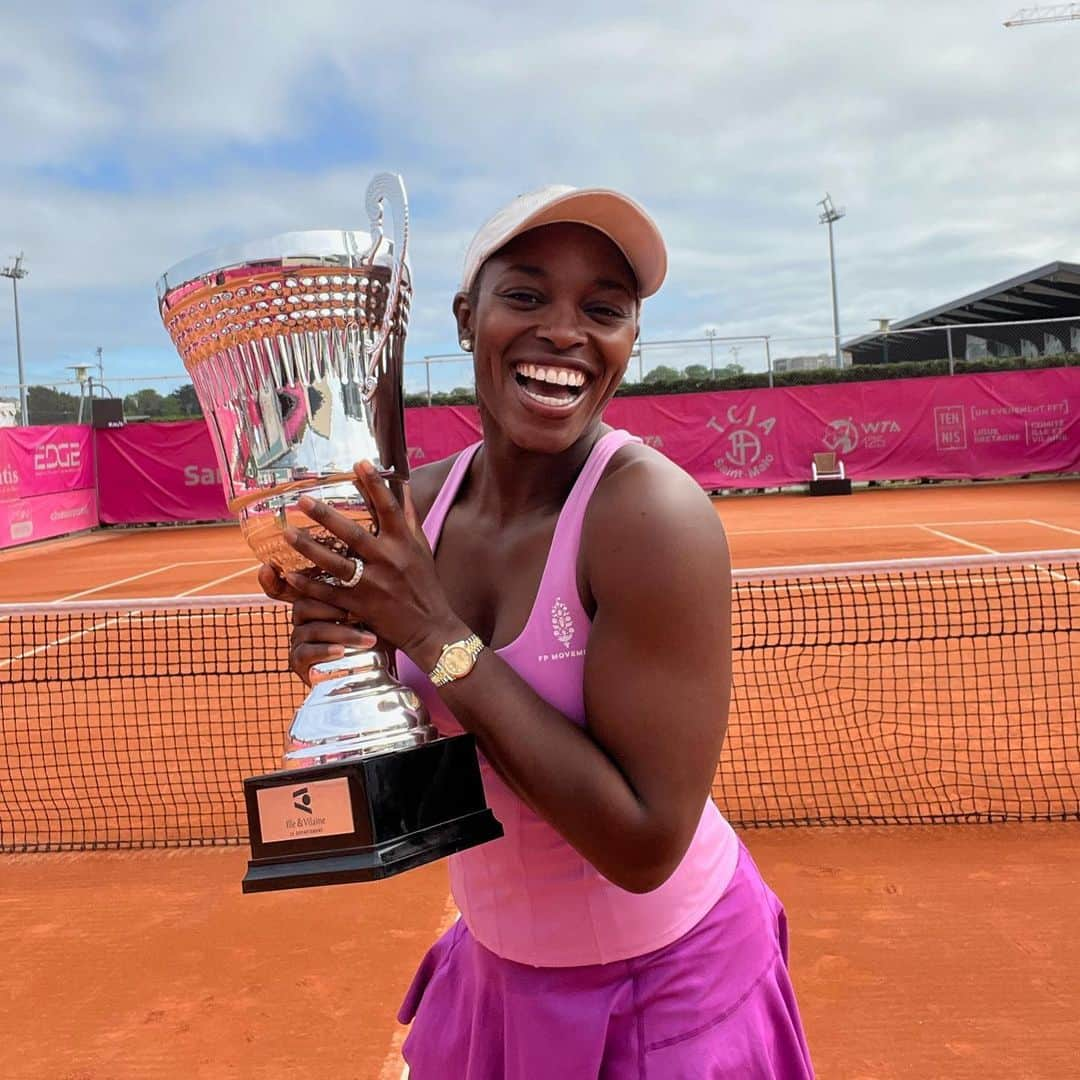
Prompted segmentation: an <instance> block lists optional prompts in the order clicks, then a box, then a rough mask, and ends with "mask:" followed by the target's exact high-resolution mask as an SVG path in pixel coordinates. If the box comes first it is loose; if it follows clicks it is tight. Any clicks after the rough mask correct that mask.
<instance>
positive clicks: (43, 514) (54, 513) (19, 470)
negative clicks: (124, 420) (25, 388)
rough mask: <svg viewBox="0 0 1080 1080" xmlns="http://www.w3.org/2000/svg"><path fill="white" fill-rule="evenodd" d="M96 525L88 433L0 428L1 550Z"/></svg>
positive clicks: (87, 430) (69, 428)
mask: <svg viewBox="0 0 1080 1080" xmlns="http://www.w3.org/2000/svg"><path fill="white" fill-rule="evenodd" d="M97 524H98V515H97V496H96V494H95V492H94V458H93V444H92V442H91V431H90V428H87V427H79V426H77V425H75V424H63V425H58V426H55V427H17V428H0V549H3V548H9V547H14V546H15V545H17V544H29V543H32V542H33V541H35V540H49V539H51V538H52V537H55V536H64V535H65V534H67V533H72V532H79V531H80V530H82V529H92V528H94V527H95V526H96V525H97Z"/></svg>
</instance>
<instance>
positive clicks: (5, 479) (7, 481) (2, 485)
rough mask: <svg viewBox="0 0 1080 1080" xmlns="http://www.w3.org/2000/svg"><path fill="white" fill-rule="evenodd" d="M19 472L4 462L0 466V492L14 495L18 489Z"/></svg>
mask: <svg viewBox="0 0 1080 1080" xmlns="http://www.w3.org/2000/svg"><path fill="white" fill-rule="evenodd" d="M19 479H20V477H19V470H18V469H16V468H15V466H14V465H9V464H8V463H7V462H6V461H5V462H4V464H3V465H0V491H10V492H12V493H15V492H17V491H18V489H19Z"/></svg>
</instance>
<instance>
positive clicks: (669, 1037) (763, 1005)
mask: <svg viewBox="0 0 1080 1080" xmlns="http://www.w3.org/2000/svg"><path fill="white" fill-rule="evenodd" d="M398 1019H399V1020H400V1021H401V1023H403V1024H408V1023H410V1022H411V1023H412V1030H411V1031H410V1032H409V1035H408V1038H407V1039H406V1040H405V1045H404V1048H403V1054H404V1056H405V1060H406V1061H407V1062H408V1063H409V1076H410V1080H450V1078H452V1080H538V1078H543V1077H557V1078H558V1080H598V1078H599V1080H631V1078H632V1080H719V1078H725V1080H729V1078H730V1080H734V1078H738V1080H756V1078H761V1080H803V1078H805V1077H812V1076H813V1068H812V1066H811V1064H810V1054H809V1052H808V1050H807V1048H806V1039H805V1037H804V1036H803V1031H802V1024H801V1023H800V1020H799V1012H798V1007H797V1006H796V1003H795V995H794V992H793V991H792V987H791V980H790V979H789V977H788V970H787V921H786V918H785V915H784V909H783V907H782V906H781V904H780V901H779V900H778V899H777V898H776V896H775V895H774V894H773V893H772V891H771V890H770V889H769V888H768V886H767V885H766V884H765V882H764V881H763V880H762V878H761V875H760V874H759V873H758V870H757V867H756V866H755V865H754V861H753V859H751V857H750V853H749V852H748V851H747V850H746V848H745V847H741V850H740V853H739V862H738V866H737V867H736V870H735V874H734V876H733V877H732V879H731V883H730V884H729V885H728V887H727V890H726V891H725V893H724V895H723V896H722V897H721V899H720V900H719V901H718V902H717V903H716V905H715V906H714V907H713V908H712V910H711V911H710V912H709V913H708V915H706V916H705V917H704V918H703V919H702V920H701V921H700V922H699V923H698V924H697V925H696V926H695V927H694V928H693V929H692V930H690V931H689V932H687V933H686V934H684V935H683V936H682V937H681V938H679V940H678V941H675V942H673V943H672V944H671V945H668V946H666V947H664V948H662V949H657V950H656V951H655V952H651V953H646V954H645V955H644V956H635V957H632V958H631V959H629V960H618V961H615V962H614V963H610V964H593V965H589V966H586V967H565V968H537V967H529V966H528V965H525V964H518V963H515V962H513V961H512V960H505V959H503V958H502V957H500V956H496V955H495V954H494V953H493V952H490V951H489V950H488V949H485V948H484V947H483V946H482V945H480V944H478V943H477V941H476V940H475V938H473V936H472V934H471V933H470V932H469V930H468V928H467V927H466V926H465V923H464V921H463V920H461V919H459V920H458V921H457V922H456V923H455V924H454V925H453V926H452V927H451V928H450V929H449V930H448V931H447V932H446V933H445V934H444V935H443V936H442V937H441V938H440V939H439V940H438V941H437V942H436V943H435V945H434V946H432V948H431V949H430V950H429V951H428V954H427V956H425V957H424V960H423V963H421V965H420V969H419V971H417V973H416V977H415V978H414V979H413V983H412V986H411V987H410V988H409V992H408V994H406V996H405V1002H404V1004H403V1005H402V1006H401V1011H400V1013H399V1014H398Z"/></svg>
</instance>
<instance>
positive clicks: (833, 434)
mask: <svg viewBox="0 0 1080 1080" xmlns="http://www.w3.org/2000/svg"><path fill="white" fill-rule="evenodd" d="M406 415H407V429H408V435H409V456H410V460H411V461H412V462H413V464H414V465H420V464H423V463H425V462H428V461H437V460H438V459H439V458H441V457H445V456H446V455H447V454H452V453H454V452H455V451H456V450H459V449H461V447H463V446H465V445H467V444H468V443H470V442H473V441H475V440H476V439H477V438H479V437H480V434H479V433H480V423H479V419H478V418H477V413H476V409H475V408H469V407H454V408H447V407H443V408H438V407H436V408H426V409H425V408H421V409H410V410H408V412H407V414H406ZM605 419H606V420H607V421H608V423H610V424H612V425H614V426H615V427H622V428H626V429H627V430H629V431H632V432H633V433H634V434H635V435H640V436H641V437H642V438H643V439H644V440H645V442H647V443H648V444H649V445H650V446H654V447H656V448H657V449H658V450H661V451H662V452H663V453H665V454H666V455H667V456H668V457H670V458H671V459H672V460H673V461H675V462H677V463H678V464H679V465H681V466H682V467H683V468H684V469H686V471H687V472H689V473H690V475H691V476H693V477H694V479H695V480H697V481H698V483H699V484H701V486H702V487H704V488H708V489H713V488H754V487H779V486H783V485H790V484H805V483H806V482H807V481H809V479H810V462H811V460H812V458H813V455H814V454H816V453H819V452H821V451H823V450H835V451H836V452H837V453H838V454H839V455H840V458H841V460H842V461H843V462H844V466H845V468H846V470H847V474H848V475H849V476H850V477H851V478H852V479H853V480H911V479H918V478H920V477H927V478H930V479H948V478H965V477H966V478H973V479H974V478H992V477H1003V476H1021V475H1023V474H1025V473H1033V472H1066V471H1070V470H1074V469H1078V468H1080V368H1045V369H1042V370H1035V371H1009V372H1000V373H996V374H987V375H956V376H953V377H948V376H945V377H942V378H929V379H903V380H882V381H880V382H853V383H832V384H822V385H818V386H793V387H783V388H777V389H774V390H768V389H762V390H734V391H725V392H722V393H705V394H670V395H662V396H656V397H625V398H616V399H615V400H614V401H612V402H611V404H610V405H609V406H608V409H607V412H606V414H605Z"/></svg>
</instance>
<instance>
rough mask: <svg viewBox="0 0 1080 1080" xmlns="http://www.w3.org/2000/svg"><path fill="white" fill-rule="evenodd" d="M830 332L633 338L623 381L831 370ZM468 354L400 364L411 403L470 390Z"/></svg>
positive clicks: (637, 383)
mask: <svg viewBox="0 0 1080 1080" xmlns="http://www.w3.org/2000/svg"><path fill="white" fill-rule="evenodd" d="M835 367H836V360H835V352H834V346H833V339H832V337H831V336H823V335H822V336H817V337H790V336H783V335H781V336H778V337H773V336H771V335H768V334H758V335H749V336H748V335H738V336H721V335H719V334H708V333H707V334H706V335H705V336H703V337H695V338H667V339H655V340H651V341H639V342H638V343H637V344H636V345H635V346H634V351H633V353H632V354H631V356H630V364H629V367H628V368H627V371H626V377H625V379H624V384H626V385H627V386H628V387H633V388H641V389H642V390H644V389H645V388H647V387H648V386H650V385H659V384H665V383H670V382H674V381H676V380H679V379H688V380H691V381H694V382H698V383H704V382H707V381H710V380H719V379H725V378H731V377H735V376H739V375H744V374H747V373H750V374H762V375H765V376H766V377H767V378H768V379H769V385H772V383H771V376H772V375H773V373H776V374H780V373H786V372H790V371H813V370H817V369H821V368H831V369H835ZM474 388H475V380H474V378H473V358H472V356H471V355H470V354H468V353H438V354H434V355H431V356H425V357H424V358H423V359H422V360H410V361H407V362H406V364H405V393H406V395H408V397H409V398H410V399H411V400H412V402H413V403H419V402H421V401H424V402H426V403H428V404H439V403H440V402H441V401H443V400H446V399H450V400H456V399H458V398H460V397H463V396H466V395H469V394H472V393H473V390H474Z"/></svg>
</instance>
